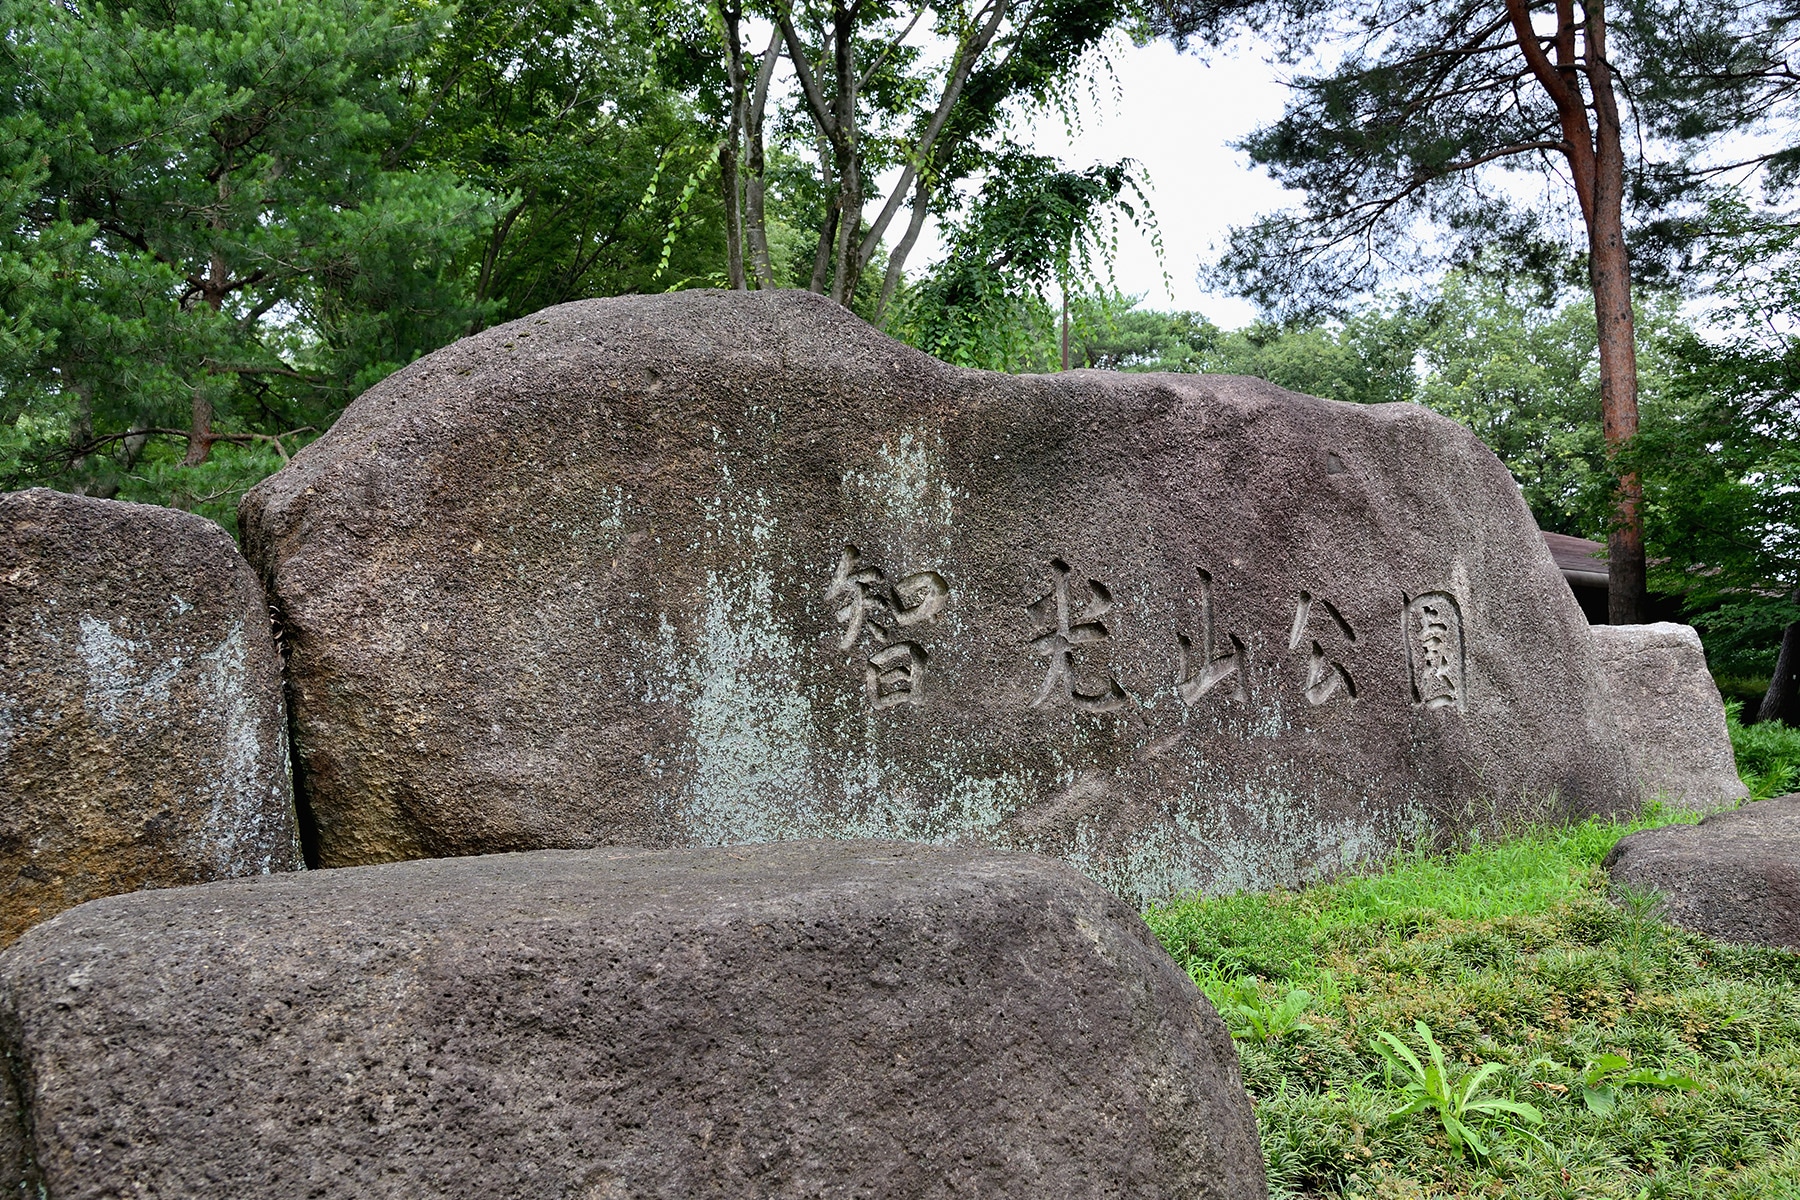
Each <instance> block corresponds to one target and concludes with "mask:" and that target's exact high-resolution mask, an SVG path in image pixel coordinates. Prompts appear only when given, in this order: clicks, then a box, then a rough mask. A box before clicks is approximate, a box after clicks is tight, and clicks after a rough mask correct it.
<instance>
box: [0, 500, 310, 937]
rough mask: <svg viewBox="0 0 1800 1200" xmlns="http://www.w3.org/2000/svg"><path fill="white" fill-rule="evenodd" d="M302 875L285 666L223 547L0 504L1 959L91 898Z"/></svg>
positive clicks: (190, 522) (113, 512)
mask: <svg viewBox="0 0 1800 1200" xmlns="http://www.w3.org/2000/svg"><path fill="white" fill-rule="evenodd" d="M299 866H300V851H299V844H298V841H297V835H296V829H295V822H294V804H293V795H292V790H291V786H290V783H289V774H288V753H287V719H286V715H285V711H284V708H283V704H282V685H281V662H280V659H279V657H278V656H277V654H276V651H275V643H274V641H273V639H272V637H271V634H270V627H269V612H268V602H267V600H266V598H265V596H264V593H263V589H262V586H261V584H260V583H258V582H257V579H256V576H255V575H253V574H252V573H251V571H250V566H249V564H248V563H246V562H245V561H244V559H243V556H242V555H240V554H239V553H238V549H237V546H236V544H234V543H233V542H232V540H231V536H230V535H229V534H227V533H226V532H225V531H224V530H223V529H220V528H219V527H218V526H217V525H215V524H213V523H212V522H211V521H208V520H206V519H204V518H202V517H197V516H194V515H193V514H191V513H184V512H178V511H175V510H173V509H166V508H156V507H152V506H149V505H142V504H121V503H117V502H115V501H111V500H95V499H90V498H86V497H81V496H70V495H66V494H64V493H62V492H53V491H48V490H45V489H41V488H35V489H32V490H30V491H24V492H10V493H6V494H0V945H5V944H6V943H8V942H11V941H12V940H13V939H14V938H16V937H18V936H19V934H20V933H22V932H24V930H25V929H26V928H27V927H29V926H30V925H32V924H33V923H35V922H37V921H41V920H44V919H45V918H46V917H49V916H52V915H54V914H55V913H59V912H61V911H62V910H63V909H66V908H69V907H71V906H73V905H76V904H80V903H82V902H83V901H84V900H91V899H93V898H94V897H96V896H107V895H111V894H113V893H115V892H128V891H132V890H134V889H137V888H149V887H171V886H174V885H177V884H187V883H199V882H203V881H205V880H209V879H223V878H225V877H227V876H232V875H246V874H256V873H259V872H265V871H291V870H294V869H296V868H297V867H299Z"/></svg>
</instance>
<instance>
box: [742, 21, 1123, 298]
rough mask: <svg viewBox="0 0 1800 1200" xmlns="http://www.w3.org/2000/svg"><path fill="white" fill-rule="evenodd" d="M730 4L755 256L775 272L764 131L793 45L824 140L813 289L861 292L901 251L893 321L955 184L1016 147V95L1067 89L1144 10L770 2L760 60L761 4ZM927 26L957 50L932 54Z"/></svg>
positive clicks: (891, 285)
mask: <svg viewBox="0 0 1800 1200" xmlns="http://www.w3.org/2000/svg"><path fill="white" fill-rule="evenodd" d="M715 4H716V5H717V14H718V17H717V19H718V23H719V25H720V27H721V28H722V29H723V31H724V35H725V60H726V63H727V71H726V75H727V87H728V89H729V94H730V97H731V99H730V111H731V113H732V114H733V118H732V120H731V121H730V122H729V125H728V129H729V133H728V137H729V138H730V139H731V142H732V146H731V148H730V149H729V150H728V152H727V153H726V154H725V155H723V157H722V164H723V163H726V162H728V163H730V164H731V168H730V169H731V170H732V172H733V173H736V171H735V167H736V164H737V163H738V162H740V161H741V162H742V163H743V164H744V166H745V170H744V171H743V172H742V178H743V191H744V195H743V202H742V205H741V208H740V207H739V202H738V199H737V189H736V187H732V188H731V189H730V191H731V198H730V199H729V200H728V201H727V205H728V208H732V209H737V210H738V211H740V212H741V214H742V222H743V227H744V237H745V240H746V242H747V244H748V245H749V247H750V257H751V260H752V266H753V268H754V270H753V271H751V272H747V273H746V274H747V276H751V277H754V278H756V279H758V280H759V281H761V283H762V285H763V286H767V285H768V284H769V283H770V282H772V276H771V275H770V274H769V273H768V272H766V271H765V270H764V269H763V267H762V265H761V264H762V263H763V262H764V261H766V256H767V246H768V232H767V227H766V217H765V215H764V212H763V198H762V189H763V187H764V183H763V177H764V169H765V163H764V160H765V148H764V145H763V139H764V130H765V129H766V128H767V127H768V113H767V106H768V104H769V103H770V102H771V100H772V99H774V100H777V101H779V100H780V97H779V96H774V95H773V94H772V92H771V86H770V84H771V80H772V79H773V78H774V72H775V70H776V64H775V61H774V60H775V58H776V56H778V55H779V56H781V57H782V58H783V59H784V61H785V62H786V64H787V67H788V70H789V72H791V78H792V81H793V84H794V88H795V92H794V94H793V96H792V97H791V99H792V103H793V105H794V107H795V109H796V110H797V111H798V114H799V121H798V125H799V126H800V129H799V130H798V131H796V132H802V133H803V134H804V135H805V136H806V137H807V139H808V140H810V142H811V148H812V151H813V153H812V155H811V157H813V158H814V160H815V161H816V162H817V167H816V168H815V170H814V173H813V180H812V182H813V189H812V190H813V191H814V192H815V194H816V196H817V198H818V201H819V204H818V210H817V219H816V224H815V230H816V235H817V236H816V240H815V249H814V255H813V268H812V272H811V275H810V278H809V279H808V280H807V282H808V285H809V286H810V287H811V288H812V290H814V291H818V292H824V293H827V294H829V295H830V296H832V297H833V298H834V299H836V300H838V301H839V302H840V303H848V302H850V301H851V299H852V298H853V297H854V296H855V295H856V293H857V289H858V287H859V286H860V285H861V283H862V280H863V277H864V273H865V272H867V271H869V270H870V269H871V268H872V267H873V266H874V265H875V264H876V263H877V260H878V259H880V258H881V257H882V255H883V251H884V247H885V250H886V264H885V267H884V268H883V279H882V283H881V286H880V289H879V291H878V292H877V293H876V296H875V300H874V305H873V308H874V309H875V311H874V313H873V314H871V315H874V316H876V317H877V318H878V319H879V318H880V317H881V316H882V315H883V314H884V313H885V311H886V309H887V307H888V305H889V304H890V303H891V301H892V299H893V297H894V296H895V295H896V293H897V292H898V291H899V289H900V285H901V281H902V278H903V270H904V265H905V262H906V260H907V257H908V256H909V254H910V253H911V250H912V248H913V246H914V245H915V244H916V243H917V241H918V238H919V235H920V233H921V232H922V230H923V228H924V226H925V223H926V221H927V220H928V219H929V218H930V217H932V216H934V215H940V214H942V213H944V212H945V211H947V210H948V209H950V208H953V207H955V206H956V204H957V203H958V201H957V199H956V197H955V195H954V192H953V187H954V185H955V184H956V183H958V182H959V181H961V180H963V179H966V178H968V177H969V176H970V175H972V174H974V173H976V172H979V171H982V170H983V169H984V168H985V167H987V166H988V165H989V164H991V163H992V162H993V161H994V157H995V156H996V155H1002V154H1006V153H1009V151H1008V149H1007V148H1006V147H1005V145H1004V138H1003V136H1002V134H1003V125H1004V122H1005V120H1006V116H1007V112H1008V108H1009V105H1015V104H1019V103H1037V104H1042V103H1046V102H1049V101H1051V100H1052V99H1053V98H1054V97H1055V96H1056V95H1057V94H1059V91H1060V90H1061V89H1064V88H1067V87H1068V86H1069V85H1070V84H1071V83H1072V82H1073V80H1074V78H1075V75H1076V73H1077V71H1078V70H1079V68H1080V66H1081V63H1082V61H1083V59H1084V56H1086V55H1087V54H1088V53H1089V51H1091V50H1093V49H1094V48H1095V47H1096V46H1098V45H1099V43H1100V41H1101V40H1102V39H1103V38H1104V37H1105V36H1106V34H1107V33H1108V32H1109V31H1111V30H1112V29H1114V28H1116V27H1117V26H1118V25H1119V24H1120V23H1121V22H1122V21H1124V20H1125V19H1126V17H1127V15H1128V11H1129V10H1128V7H1127V5H1126V4H1125V3H1124V0H942V2H940V3H936V4H932V3H927V2H925V0H918V2H916V3H908V2H906V0H769V3H767V4H766V6H765V7H764V8H762V9H761V12H762V13H763V14H764V16H766V18H767V19H768V20H769V21H770V22H771V23H772V24H773V26H774V29H775V35H776V40H774V41H772V42H771V44H770V46H769V48H768V49H767V50H766V51H765V52H764V53H763V54H762V55H760V56H752V55H750V54H749V53H748V52H747V51H746V50H745V49H744V47H743V46H742V45H741V42H740V39H741V37H742V36H743V32H742V31H743V28H744V12H745V11H746V10H744V9H742V8H740V7H737V6H736V5H735V3H734V0H715ZM925 34H930V35H931V38H933V39H935V41H934V42H933V43H932V45H933V46H934V47H935V49H936V50H938V51H941V53H930V52H928V51H927V49H926V48H925V46H924V45H923V43H924V42H925V41H926V39H925V37H924V35H925ZM753 62H754V65H755V68H756V69H755V70H754V71H752V70H751V65H752V63H753ZM739 137H742V139H743V151H742V154H741V155H740V154H739V153H738V151H737V150H736V139H737V138H739ZM884 173H891V176H892V179H893V182H892V184H891V185H890V186H889V187H888V188H887V191H886V194H885V195H876V194H874V183H873V181H874V179H875V178H876V177H877V176H878V175H881V174H884ZM902 213H904V214H905V220H904V221H902V220H901V215H902ZM896 234H897V237H896V236H895V235H896ZM759 256H760V257H759ZM734 278H736V277H735V276H734Z"/></svg>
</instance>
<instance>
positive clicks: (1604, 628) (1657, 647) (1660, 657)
mask: <svg viewBox="0 0 1800 1200" xmlns="http://www.w3.org/2000/svg"><path fill="white" fill-rule="evenodd" d="M1594 641H1595V643H1596V645H1597V646H1598V648H1599V652H1600V669H1601V672H1602V673H1603V674H1604V675H1605V678H1606V684H1607V687H1608V689H1609V690H1610V691H1611V692H1612V696H1613V701H1614V703H1615V704H1616V706H1617V707H1616V710H1615V711H1616V712H1617V714H1618V718H1619V726H1620V732H1621V733H1623V735H1624V738H1625V748H1626V753H1627V755H1628V756H1629V758H1630V761H1631V763H1632V765H1633V766H1634V767H1635V768H1636V769H1637V773H1638V779H1639V780H1640V782H1641V785H1642V787H1643V789H1644V792H1645V794H1646V795H1650V796H1659V797H1661V798H1663V799H1665V800H1669V801H1672V802H1674V803H1677V804H1681V805H1685V806H1687V807H1690V808H1704V807H1717V806H1718V805H1720V804H1725V803H1730V802H1732V801H1736V800H1742V799H1743V798H1744V797H1745V796H1748V795H1749V794H1750V792H1749V789H1747V788H1746V787H1745V786H1744V781H1743V780H1741V779H1739V778H1738V773H1737V760H1736V758H1735V757H1734V756H1733V755H1732V752H1731V735H1730V734H1729V733H1728V732H1727V731H1726V729H1725V702H1724V701H1723V700H1722V699H1720V697H1719V686H1718V684H1716V683H1714V682H1713V677H1712V674H1711V673H1710V672H1709V671H1708V670H1707V669H1706V651H1705V650H1704V649H1702V648H1701V645H1700V635H1699V634H1698V633H1696V632H1694V629H1693V627H1692V626H1690V625H1674V624H1671V623H1669V622H1667V621H1660V622H1657V623H1656V624H1654V625H1596V626H1595V627H1594Z"/></svg>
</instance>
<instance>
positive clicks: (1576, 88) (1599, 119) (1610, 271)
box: [1506, 0, 1645, 625]
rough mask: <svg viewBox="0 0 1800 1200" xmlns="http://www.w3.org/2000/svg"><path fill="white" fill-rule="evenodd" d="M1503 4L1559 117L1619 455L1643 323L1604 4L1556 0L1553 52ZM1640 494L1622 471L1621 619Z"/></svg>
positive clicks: (1613, 595) (1634, 389)
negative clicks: (1629, 244)
mask: <svg viewBox="0 0 1800 1200" xmlns="http://www.w3.org/2000/svg"><path fill="white" fill-rule="evenodd" d="M1506 11H1507V15H1508V16H1509V18H1510V19H1511V21H1512V26H1513V33H1514V35H1515V36H1516V37H1517V38H1518V43H1519V48H1520V50H1521V51H1522V52H1523V53H1524V55H1525V60H1526V63H1527V64H1528V65H1529V66H1530V68H1531V71H1532V74H1533V75H1534V76H1536V78H1537V81H1538V83H1539V85H1540V86H1542V87H1543V89H1544V90H1545V92H1547V93H1548V94H1549V96H1550V99H1551V100H1552V102H1553V103H1555V105H1556V111H1557V115H1558V117H1559V118H1560V120H1561V124H1562V140H1563V145H1562V150H1563V154H1564V156H1565V157H1566V158H1567V159H1568V162H1569V173H1570V176H1571V178H1572V179H1573V180H1574V183H1575V196H1576V199H1577V200H1578V201H1579V202H1580V205H1581V216H1582V219H1583V221H1584V222H1585V223H1586V226H1587V234H1588V280H1589V284H1590V286H1591V288H1592V291H1593V296H1594V319H1595V322H1596V327H1597V333H1598V336H1599V348H1600V420H1601V428H1602V431H1603V433H1604V436H1605V438H1606V448H1607V451H1608V452H1609V453H1610V454H1614V455H1616V454H1618V453H1619V452H1620V451H1622V450H1624V449H1625V448H1626V447H1627V446H1628V445H1629V444H1630V443H1631V440H1632V439H1633V438H1634V437H1636V436H1637V428H1638V403H1637V398H1638V378H1637V331H1636V326H1635V322H1634V320H1633V318H1632V311H1631V256H1630V253H1629V252H1628V250H1627V248H1626V245H1625V215H1624V209H1625V152H1624V145H1623V141H1622V135H1621V126H1620V120H1619V103H1618V95H1617V91H1616V89H1615V87H1614V82H1613V71H1612V65H1611V63H1610V62H1609V61H1608V59H1607V54H1606V12H1605V5H1604V3H1603V0H1588V3H1587V4H1586V5H1585V6H1584V8H1583V11H1582V12H1581V13H1580V14H1577V12H1576V10H1575V4H1574V0H1557V2H1556V32H1555V34H1554V36H1551V37H1550V38H1549V39H1548V40H1549V42H1550V50H1551V52H1553V53H1554V55H1555V57H1554V60H1552V58H1551V53H1550V52H1546V50H1545V48H1544V44H1543V40H1541V39H1542V37H1543V35H1540V34H1539V33H1538V32H1537V30H1536V28H1535V27H1534V25H1533V23H1532V12H1531V8H1530V5H1529V4H1528V3H1526V0H1506ZM1578 38H1579V41H1580V44H1579V45H1578V44H1577V40H1578ZM1584 81H1585V82H1586V84H1587V89H1586V93H1585V94H1584V93H1583V90H1582V83H1583V82H1584ZM1590 112H1591V113H1592V114H1593V119H1592V121H1591V123H1590V121H1589V113H1590ZM1643 495H1644V491H1643V485H1642V482H1641V481H1640V480H1639V479H1638V477H1637V475H1636V474H1633V473H1629V472H1627V473H1625V474H1622V475H1621V476H1620V477H1619V481H1618V490H1617V492H1616V493H1615V495H1614V504H1613V520H1612V526H1611V528H1610V530H1609V531H1608V533H1607V542H1606V548H1607V576H1608V585H1607V603H1606V607H1607V620H1608V621H1609V622H1610V623H1611V624H1614V625H1636V624H1638V623H1640V622H1642V621H1643V619H1644V608H1645V590H1644V519H1643V511H1642V510H1643Z"/></svg>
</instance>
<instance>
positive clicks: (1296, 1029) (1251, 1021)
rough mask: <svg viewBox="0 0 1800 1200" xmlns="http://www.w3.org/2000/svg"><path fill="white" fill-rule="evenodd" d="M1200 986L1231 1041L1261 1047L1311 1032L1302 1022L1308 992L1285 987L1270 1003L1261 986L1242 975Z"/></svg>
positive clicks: (1214, 979) (1309, 998) (1308, 1003)
mask: <svg viewBox="0 0 1800 1200" xmlns="http://www.w3.org/2000/svg"><path fill="white" fill-rule="evenodd" d="M1200 984H1201V989H1202V990H1203V991H1205V993H1206V998H1207V999H1208V1000H1210V1001H1212V1006H1213V1007H1214V1008H1215V1009H1217V1010H1218V1011H1219V1015H1220V1016H1221V1017H1223V1018H1225V1024H1226V1027H1227V1028H1229V1029H1230V1030H1231V1036H1232V1037H1234V1038H1239V1039H1244V1040H1248V1041H1253V1042H1256V1043H1258V1044H1261V1043H1263V1042H1269V1041H1274V1040H1277V1039H1280V1038H1284V1037H1293V1036H1295V1035H1296V1034H1302V1033H1310V1032H1311V1031H1312V1026H1311V1025H1308V1024H1307V1023H1306V1021H1305V1020H1304V1018H1305V1015H1306V1010H1307V1009H1308V1008H1311V1007H1312V1000H1313V998H1312V993H1311V992H1308V991H1304V990H1302V989H1300V988H1289V989H1287V991H1286V992H1285V993H1284V994H1283V995H1282V997H1281V999H1280V1000H1277V1001H1273V1002H1271V1001H1270V1000H1269V999H1267V998H1266V997H1265V996H1264V995H1263V987H1262V985H1261V984H1259V983H1258V982H1257V981H1256V980H1255V979H1252V978H1249V977H1246V976H1239V977H1238V978H1235V979H1225V978H1220V977H1218V976H1213V977H1211V978H1208V979H1205V980H1202V981H1200Z"/></svg>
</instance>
